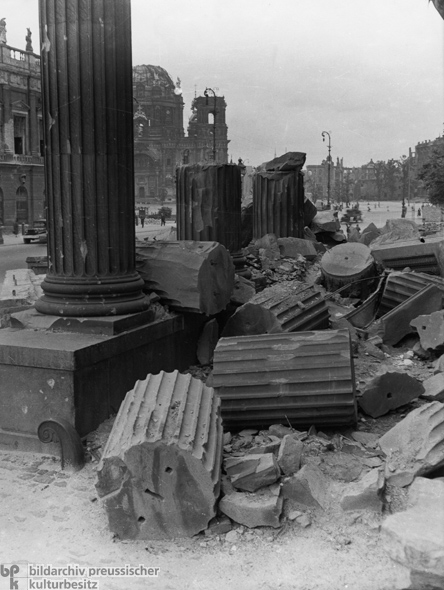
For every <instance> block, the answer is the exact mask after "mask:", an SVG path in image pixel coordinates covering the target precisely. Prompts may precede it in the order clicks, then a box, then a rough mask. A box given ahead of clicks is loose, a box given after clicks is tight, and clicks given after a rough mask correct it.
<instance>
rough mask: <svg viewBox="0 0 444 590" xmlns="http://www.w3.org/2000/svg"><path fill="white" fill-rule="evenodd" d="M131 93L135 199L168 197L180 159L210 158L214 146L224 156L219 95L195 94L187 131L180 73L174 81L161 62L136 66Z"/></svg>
mask: <svg viewBox="0 0 444 590" xmlns="http://www.w3.org/2000/svg"><path fill="white" fill-rule="evenodd" d="M133 96H134V168H135V191H136V194H135V197H136V201H138V202H152V203H163V202H166V203H168V202H169V201H173V200H174V199H175V195H176V189H175V171H176V167H177V166H180V165H181V164H194V163H199V162H211V161H213V151H215V154H216V162H220V163H224V164H226V163H227V162H228V143H229V140H228V139H227V130H228V128H227V125H226V121H225V111H226V106H227V105H226V102H225V99H224V97H223V96H217V97H214V96H213V95H212V94H211V93H208V97H206V96H197V97H195V98H194V100H193V102H192V105H191V109H192V114H191V117H190V119H189V122H188V135H187V136H186V135H185V131H184V125H183V109H184V101H183V98H182V89H181V87H180V80H179V79H178V80H177V82H176V84H174V83H173V81H172V79H171V78H170V76H169V75H168V73H167V72H166V71H165V70H164V69H163V68H161V67H160V66H152V65H139V66H135V67H134V68H133ZM214 132H215V135H214Z"/></svg>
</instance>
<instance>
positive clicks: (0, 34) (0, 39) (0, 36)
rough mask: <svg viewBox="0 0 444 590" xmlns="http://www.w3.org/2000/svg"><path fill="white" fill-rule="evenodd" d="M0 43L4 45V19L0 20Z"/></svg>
mask: <svg viewBox="0 0 444 590" xmlns="http://www.w3.org/2000/svg"><path fill="white" fill-rule="evenodd" d="M0 43H6V19H4V18H2V19H0Z"/></svg>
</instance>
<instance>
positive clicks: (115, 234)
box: [36, 0, 148, 316]
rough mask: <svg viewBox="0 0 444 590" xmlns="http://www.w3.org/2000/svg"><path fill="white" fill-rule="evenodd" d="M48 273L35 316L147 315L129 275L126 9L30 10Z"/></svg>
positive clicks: (102, 4) (42, 3) (58, 1)
mask: <svg viewBox="0 0 444 590" xmlns="http://www.w3.org/2000/svg"><path fill="white" fill-rule="evenodd" d="M39 10H40V37H41V43H42V51H41V63H42V98H43V122H44V135H45V176H46V197H47V219H48V256H49V272H48V274H47V276H46V279H45V280H44V282H43V284H42V287H43V291H44V295H43V296H42V297H41V299H40V300H39V301H38V302H37V303H36V308H37V310H38V311H40V312H41V313H47V314H54V315H67V316H97V315H101V316H102V315H116V314H117V315H121V314H126V313H134V312H138V311H141V310H143V309H146V307H148V303H147V300H146V298H145V297H144V295H143V293H142V287H143V281H142V279H141V278H140V277H139V275H138V273H137V272H136V271H135V228H134V174H133V106H132V103H133V98H132V61H131V10H130V0H39Z"/></svg>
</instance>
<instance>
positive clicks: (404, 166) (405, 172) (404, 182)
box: [397, 156, 410, 205]
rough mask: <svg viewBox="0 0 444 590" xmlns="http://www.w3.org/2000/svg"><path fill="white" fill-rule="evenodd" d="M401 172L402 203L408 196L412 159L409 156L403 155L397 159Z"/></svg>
mask: <svg viewBox="0 0 444 590" xmlns="http://www.w3.org/2000/svg"><path fill="white" fill-rule="evenodd" d="M397 166H398V172H399V186H400V189H401V196H402V204H403V205H405V201H406V199H407V197H408V187H409V174H410V159H409V158H408V157H407V156H401V157H400V158H399V160H398V161H397Z"/></svg>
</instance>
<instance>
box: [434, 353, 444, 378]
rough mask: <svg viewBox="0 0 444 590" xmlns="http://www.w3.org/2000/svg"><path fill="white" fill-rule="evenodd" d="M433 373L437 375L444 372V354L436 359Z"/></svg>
mask: <svg viewBox="0 0 444 590" xmlns="http://www.w3.org/2000/svg"><path fill="white" fill-rule="evenodd" d="M433 373H434V374H435V375H436V374H437V373H444V354H442V355H441V356H440V357H439V358H438V359H436V361H435V363H434V365H433Z"/></svg>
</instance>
